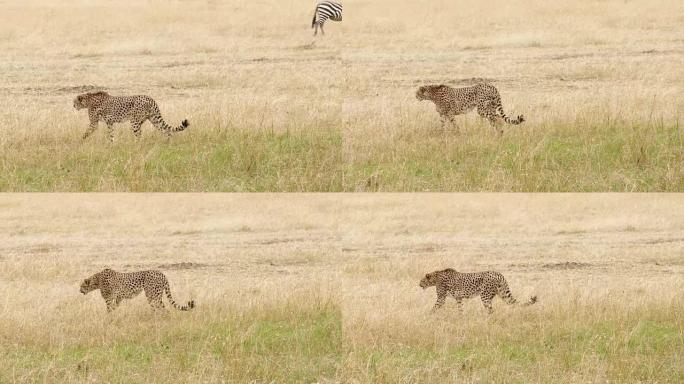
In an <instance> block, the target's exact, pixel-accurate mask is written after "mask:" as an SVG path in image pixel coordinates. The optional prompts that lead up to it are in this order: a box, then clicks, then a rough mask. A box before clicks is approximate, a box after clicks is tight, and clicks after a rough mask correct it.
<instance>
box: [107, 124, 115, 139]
mask: <svg viewBox="0 0 684 384" xmlns="http://www.w3.org/2000/svg"><path fill="white" fill-rule="evenodd" d="M107 137H108V138H109V142H110V143H113V142H114V124H113V123H111V122H108V123H107Z"/></svg>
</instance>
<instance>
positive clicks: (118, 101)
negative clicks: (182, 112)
mask: <svg viewBox="0 0 684 384" xmlns="http://www.w3.org/2000/svg"><path fill="white" fill-rule="evenodd" d="M74 108H76V110H81V109H83V108H88V117H89V118H90V126H89V127H88V129H87V130H86V131H85V133H84V134H83V139H86V138H87V137H88V136H90V135H91V134H92V133H93V132H95V130H96V129H97V124H98V123H99V122H100V121H104V122H105V123H106V124H107V131H108V134H109V141H114V127H113V125H114V123H122V122H125V121H130V122H131V126H132V128H133V134H134V135H135V136H136V137H140V126H141V125H142V124H143V123H144V122H145V120H150V122H151V123H152V124H153V125H154V126H155V127H157V129H159V130H160V131H162V132H164V133H166V134H167V135H169V136H170V135H171V132H179V131H182V130H184V129H185V128H187V127H188V126H189V125H190V124H188V121H187V120H183V122H181V124H180V125H179V126H177V127H171V126H170V125H168V124H166V122H165V121H164V119H162V117H161V113H160V112H159V107H158V106H157V103H156V102H155V101H154V99H152V98H151V97H149V96H145V95H138V96H110V95H109V94H108V93H107V92H103V91H100V92H89V93H83V94H80V95H78V96H76V98H75V99H74Z"/></svg>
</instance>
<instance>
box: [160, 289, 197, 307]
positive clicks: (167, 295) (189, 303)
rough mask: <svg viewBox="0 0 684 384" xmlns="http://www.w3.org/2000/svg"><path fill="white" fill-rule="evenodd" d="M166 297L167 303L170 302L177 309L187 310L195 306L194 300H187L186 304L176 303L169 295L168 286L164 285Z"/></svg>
mask: <svg viewBox="0 0 684 384" xmlns="http://www.w3.org/2000/svg"><path fill="white" fill-rule="evenodd" d="M166 297H167V298H168V299H169V303H171V305H172V306H173V307H174V308H176V309H177V310H179V311H189V310H191V309H193V308H195V300H190V301H188V304H187V305H178V304H176V302H175V301H174V300H173V297H172V296H171V289H170V288H169V287H168V286H167V287H166Z"/></svg>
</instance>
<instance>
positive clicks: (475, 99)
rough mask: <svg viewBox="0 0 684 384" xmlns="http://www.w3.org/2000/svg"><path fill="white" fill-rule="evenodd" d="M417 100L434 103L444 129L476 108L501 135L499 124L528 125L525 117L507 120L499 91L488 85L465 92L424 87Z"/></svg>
mask: <svg viewBox="0 0 684 384" xmlns="http://www.w3.org/2000/svg"><path fill="white" fill-rule="evenodd" d="M416 98H417V99H418V100H421V101H422V100H430V101H432V102H433V103H435V107H436V108H437V112H438V113H439V115H440V117H441V120H442V127H444V126H445V124H446V120H447V119H449V121H450V122H451V123H452V124H454V117H455V116H457V115H462V114H465V113H468V112H470V111H471V110H473V108H477V113H478V114H480V116H481V117H483V118H485V119H487V120H489V123H490V124H491V126H492V128H493V129H494V130H496V131H497V132H498V133H499V134H502V133H503V129H502V128H501V127H500V124H499V123H500V121H501V120H503V121H505V122H506V123H508V124H514V125H518V124H520V123H522V122H523V121H525V118H524V117H523V115H519V116H518V118H517V119H515V120H511V119H509V118H508V116H506V114H505V113H504V110H503V106H502V105H501V96H499V91H497V90H496V88H495V87H494V86H493V85H491V84H488V83H478V84H476V85H473V86H470V87H465V88H452V87H449V86H447V85H442V84H440V85H424V86H422V87H420V88H418V91H416Z"/></svg>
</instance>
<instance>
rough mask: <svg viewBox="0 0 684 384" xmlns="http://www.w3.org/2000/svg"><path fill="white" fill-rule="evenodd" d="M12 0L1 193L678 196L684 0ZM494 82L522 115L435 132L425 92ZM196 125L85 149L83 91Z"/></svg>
mask: <svg viewBox="0 0 684 384" xmlns="http://www.w3.org/2000/svg"><path fill="white" fill-rule="evenodd" d="M312 7H313V4H311V3H308V2H306V3H295V2H288V1H285V2H282V1H281V2H258V1H257V2H254V1H250V2H247V1H245V2H229V3H225V2H219V1H147V2H139V1H129V0H124V1H117V2H109V1H107V2H105V1H102V0H99V1H68V2H66V1H47V0H42V1H41V0H31V1H25V0H22V1H18V0H10V1H5V2H3V3H2V4H0V10H1V12H0V49H1V50H2V52H3V55H2V58H0V70H1V71H2V73H3V75H4V76H3V77H2V78H0V89H1V90H2V91H3V92H0V102H1V103H2V105H3V106H4V108H2V110H0V118H1V119H2V121H3V123H4V124H3V128H2V130H1V131H0V190H6V191H7V190H11V191H32V190H40V191H83V190H88V191H355V190H380V191H423V190H433V191H455V190H462V191H480V190H493V191H608V190H611V191H634V190H636V191H678V190H682V189H684V174H683V172H684V171H683V169H684V166H683V164H684V159H683V157H682V156H683V155H682V153H684V151H682V148H683V147H684V144H683V140H682V129H681V125H680V122H681V117H682V115H681V111H682V110H684V99H683V98H682V97H681V95H682V93H683V92H684V76H683V75H682V71H681V68H680V67H681V65H680V63H681V61H682V59H683V58H684V51H683V50H682V48H681V47H682V43H683V42H684V39H683V38H682V34H681V25H682V23H683V22H684V19H683V18H682V16H681V15H682V14H684V8H683V5H682V2H681V1H677V0H662V1H650V2H645V1H633V2H624V1H617V0H614V1H613V0H611V1H600V2H598V1H588V0H587V1H583V0H574V1H566V2H538V1H532V0H526V1H522V2H515V3H511V2H506V1H498V0H497V1H495V2H486V3H482V2H476V1H447V0H439V1H432V2H429V3H425V2H417V3H402V4H397V3H396V2H389V1H385V0H381V1H374V2H371V1H360V0H350V1H348V2H345V20H344V21H343V22H342V23H330V24H329V25H328V27H327V30H328V35H326V37H325V38H318V39H316V40H315V41H314V40H313V39H312V37H311V30H310V29H309V28H308V27H309V23H310V18H311V14H312ZM475 78H484V79H488V80H490V81H492V82H493V83H494V84H495V85H496V86H497V87H498V88H499V89H500V91H501V94H502V98H503V101H504V106H505V108H506V110H507V111H508V112H509V113H510V114H512V115H516V114H519V113H522V114H525V115H526V116H527V118H528V122H526V123H525V124H524V125H523V126H519V127H516V128H511V129H509V130H507V132H506V134H505V135H504V137H503V138H497V137H496V136H494V135H492V134H491V132H490V130H489V128H488V127H487V126H486V124H482V123H481V122H480V121H479V118H478V117H477V116H476V115H469V116H467V117H464V118H460V119H459V120H458V124H459V127H460V131H459V132H453V131H450V132H441V131H440V130H439V129H438V127H439V121H438V117H437V115H436V113H435V112H434V110H433V107H432V106H431V105H429V104H428V103H427V102H424V103H419V102H417V100H415V98H414V96H413V94H414V92H415V89H416V88H417V87H418V86H419V85H421V84H426V83H436V82H444V83H447V84H451V85H455V86H459V85H465V84H469V83H471V82H472V81H473V79H475ZM100 88H104V89H107V90H109V91H110V92H111V93H113V94H138V93H145V94H148V95H151V96H152V97H154V98H155V99H156V100H157V101H158V102H159V104H160V106H161V109H162V112H163V114H164V116H165V117H166V119H167V120H168V121H169V122H171V123H173V124H177V123H178V122H179V121H180V120H181V119H183V118H186V117H187V118H189V119H190V122H191V124H192V126H191V128H190V129H189V130H188V131H186V132H183V133H181V134H179V135H178V136H177V137H174V138H173V139H172V140H171V142H167V141H166V140H164V139H163V138H162V137H161V136H160V135H159V134H158V133H156V132H153V131H152V128H150V127H149V125H147V126H146V127H144V130H143V134H144V136H145V137H144V139H143V140H142V141H140V142H136V141H135V140H133V138H132V134H131V132H130V129H128V128H127V127H123V128H121V129H119V130H118V132H117V137H116V144H114V145H113V146H110V145H109V144H108V143H107V142H106V140H104V137H103V136H104V134H103V133H102V132H98V135H96V136H97V137H95V138H94V139H93V140H89V141H88V142H86V143H81V141H80V135H81V134H82V132H83V131H84V130H85V127H86V125H87V118H86V116H85V114H84V113H78V112H76V111H74V110H73V109H72V107H71V100H72V99H73V97H74V96H75V95H76V94H77V93H79V92H82V91H84V90H89V89H100Z"/></svg>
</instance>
